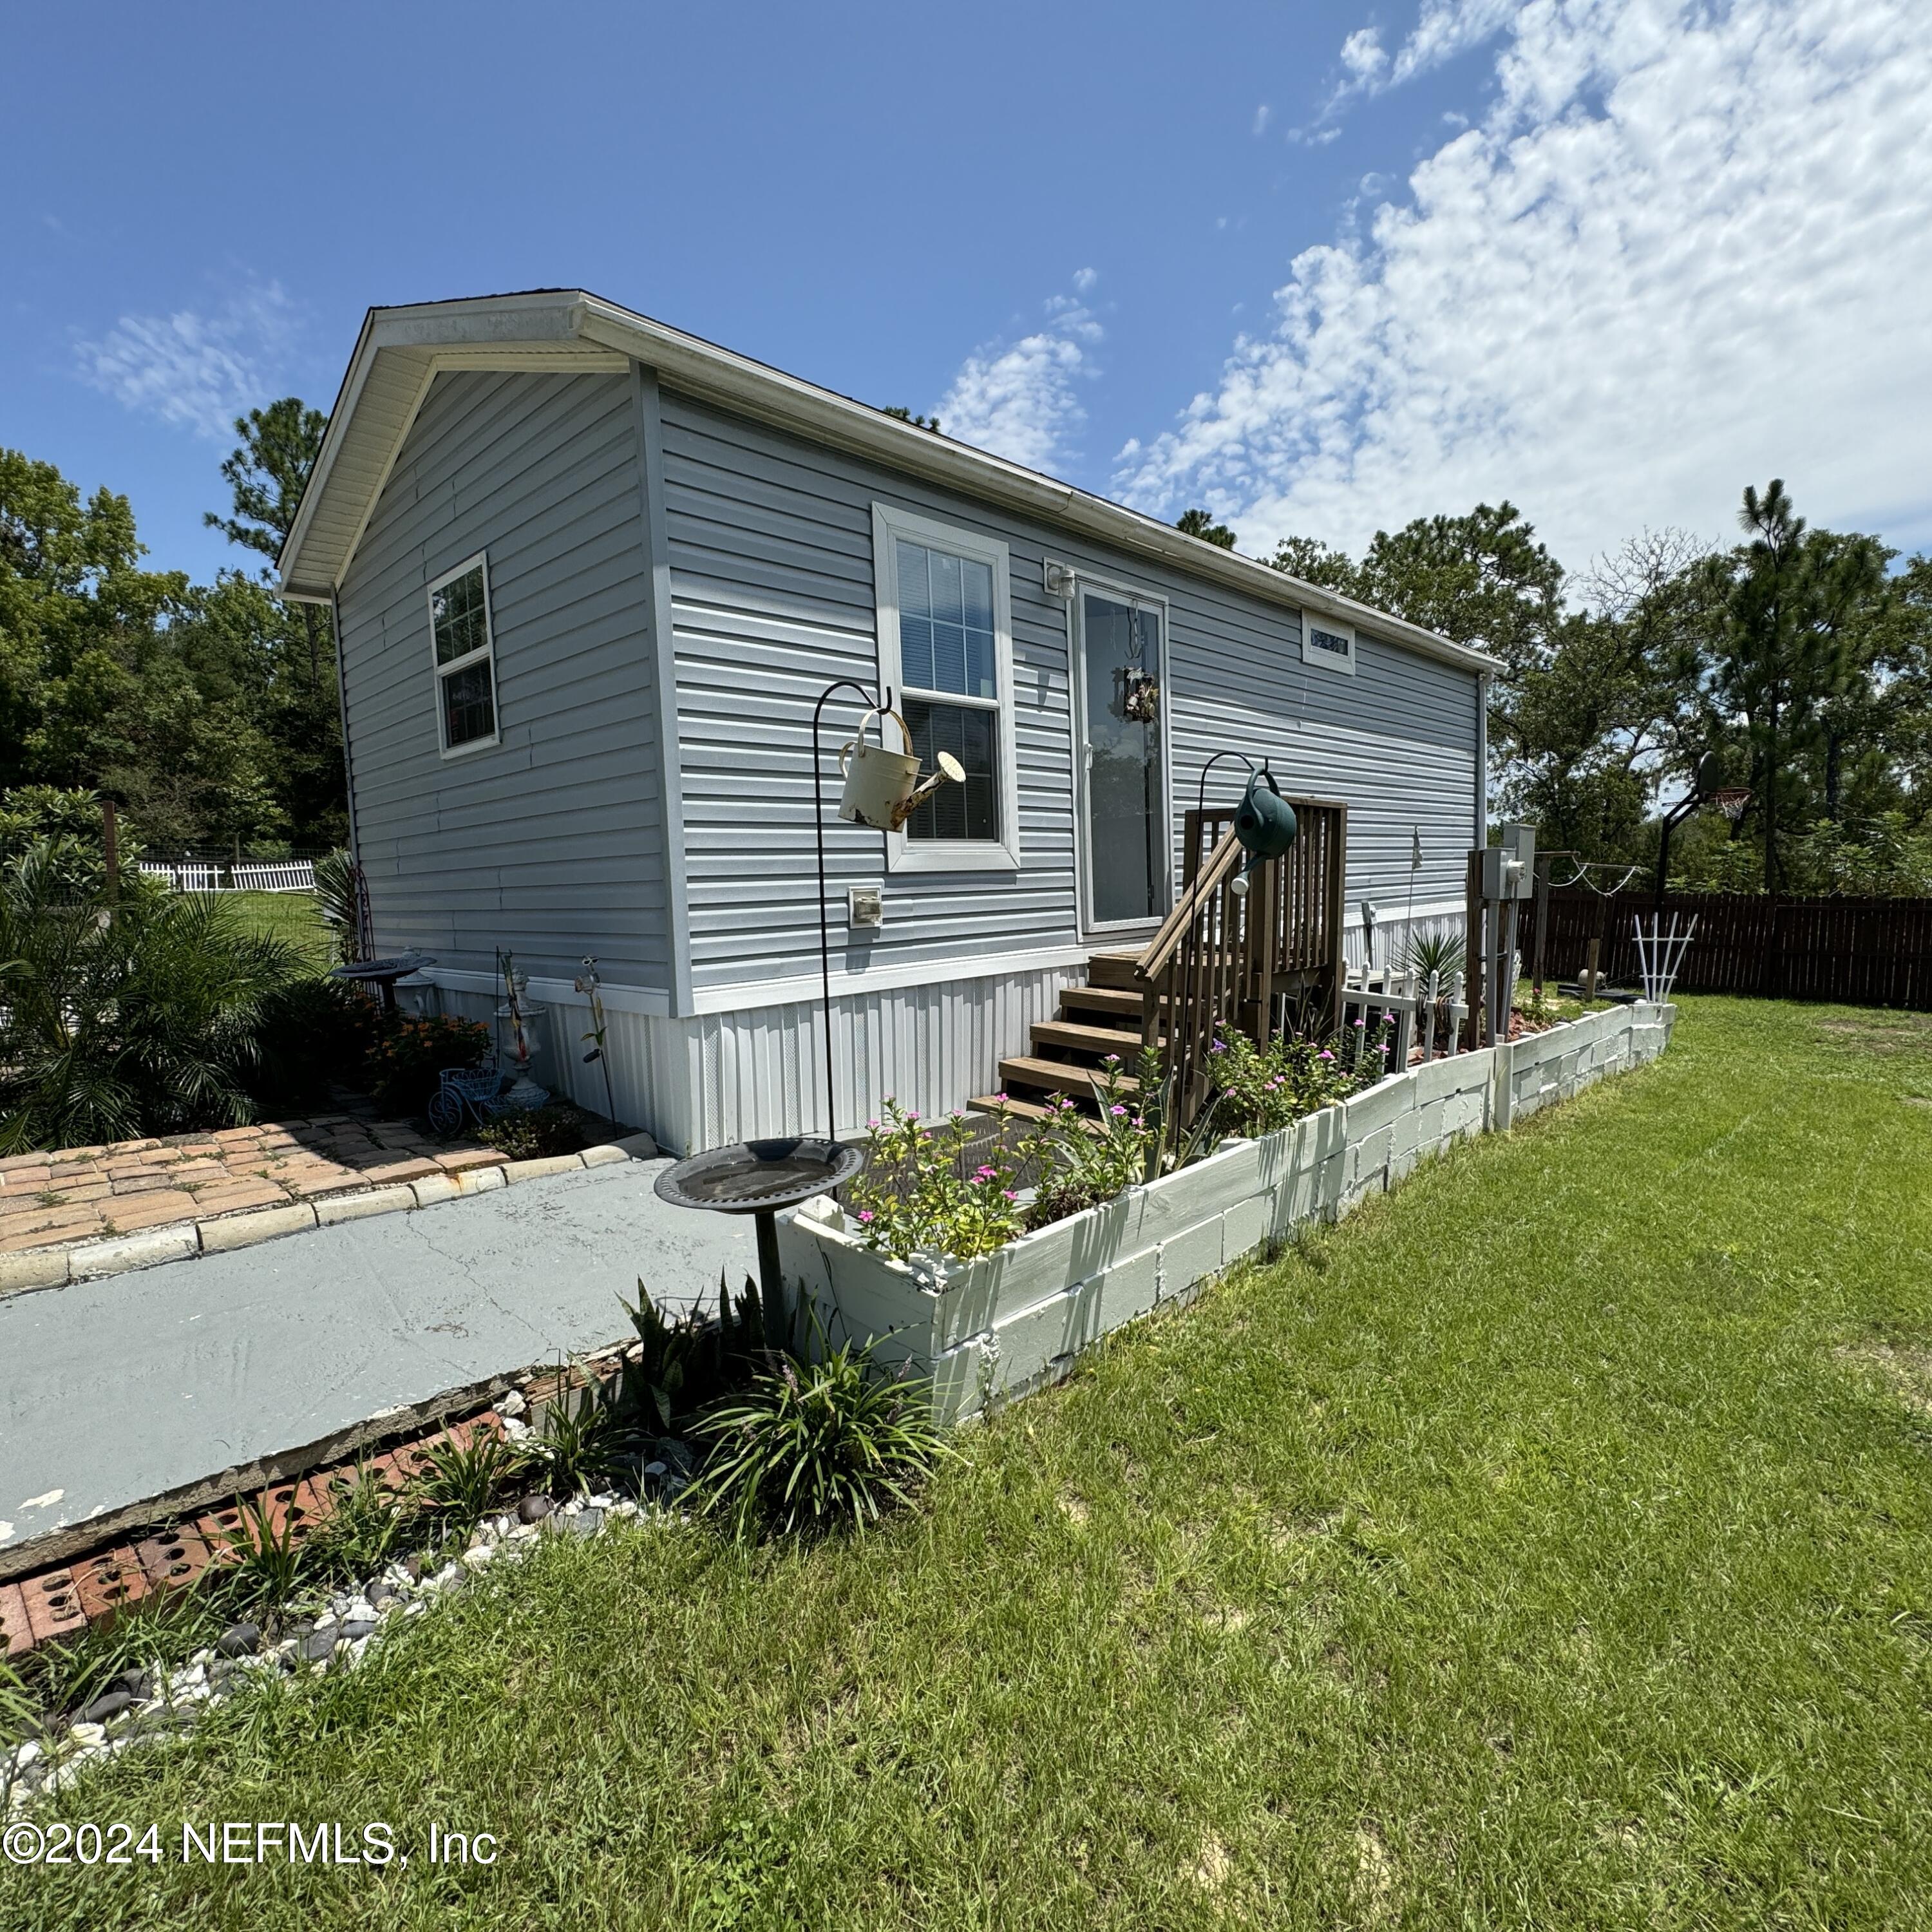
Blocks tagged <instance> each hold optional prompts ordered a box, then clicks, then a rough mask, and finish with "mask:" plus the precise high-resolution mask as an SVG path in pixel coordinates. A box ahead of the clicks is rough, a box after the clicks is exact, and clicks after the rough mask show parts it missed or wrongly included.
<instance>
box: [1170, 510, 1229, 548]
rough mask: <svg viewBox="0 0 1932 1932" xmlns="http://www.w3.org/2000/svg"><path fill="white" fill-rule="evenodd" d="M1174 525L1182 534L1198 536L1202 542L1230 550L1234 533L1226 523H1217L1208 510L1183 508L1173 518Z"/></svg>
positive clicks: (1212, 513)
mask: <svg viewBox="0 0 1932 1932" xmlns="http://www.w3.org/2000/svg"><path fill="white" fill-rule="evenodd" d="M1174 527H1175V529H1178V530H1179V531H1181V532H1182V533H1183V534H1184V535H1187V536H1190V537H1199V538H1200V539H1201V541H1202V542H1203V543H1211V544H1214V545H1216V546H1217V547H1218V548H1220V549H1222V550H1232V549H1233V548H1234V547H1235V533H1234V532H1233V531H1232V530H1231V529H1229V527H1228V526H1227V525H1226V523H1217V522H1215V520H1214V512H1213V511H1210V510H1183V511H1181V514H1180V515H1179V516H1178V517H1176V518H1175V524H1174Z"/></svg>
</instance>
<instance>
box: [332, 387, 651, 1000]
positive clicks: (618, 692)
mask: <svg viewBox="0 0 1932 1932" xmlns="http://www.w3.org/2000/svg"><path fill="white" fill-rule="evenodd" d="M637 449H638V443H637V421H636V415H635V410H634V404H633V400H632V389H631V380H630V378H629V377H628V376H621V375H585V374H577V375H544V374H529V373H510V372H501V371H490V372H484V371H475V372H470V371H463V372H455V373H450V372H446V373H445V374H441V375H439V376H438V377H436V379H435V380H434V383H433V384H432V386H431V389H430V391H429V393H428V396H427V398H425V401H424V404H423V407H422V410H421V411H420V413H419V415H418V416H417V418H416V423H415V425H414V427H413V428H412V429H411V431H410V434H409V436H408V437H407V440H406V441H405V442H404V446H403V448H402V450H401V453H400V455H399V457H398V460H397V462H396V464H395V469H393V471H392V473H391V475H390V476H389V480H388V481H387V483H386V485H385V486H384V488H383V493H382V495H381V496H380V499H378V501H377V505H376V508H375V511H374V515H373V517H372V518H371V522H370V524H369V527H368V532H366V534H365V536H364V538H363V539H362V544H361V545H360V547H359V549H358V550H357V552H356V557H355V561H354V562H353V566H352V568H351V569H350V572H349V574H348V576H347V578H346V579H345V580H344V583H343V586H342V589H341V613H342V631H343V636H342V653H343V679H344V702H345V705H346V708H347V716H348V723H349V736H350V751H351V757H352V763H353V772H354V777H355V784H356V834H357V839H358V844H359V849H360V855H361V858H362V864H363V866H364V868H365V871H366V873H367V874H368V883H369V894H370V901H371V911H372V913H373V916H374V925H375V930H376V937H377V944H378V945H379V946H380V948H381V949H382V950H383V951H385V952H395V951H398V950H401V949H402V948H403V947H409V946H414V947H421V948H422V950H425V952H428V953H431V954H433V955H434V956H435V957H436V959H437V962H438V964H439V965H441V966H443V967H444V968H449V969H452V970H454V971H481V972H485V973H487V972H488V971H490V969H491V968H492V965H493V959H494V956H495V950H496V947H499V946H501V947H508V948H509V949H510V950H512V951H513V952H514V953H515V954H516V955H517V958H518V960H519V962H520V963H521V964H522V965H524V966H525V967H526V968H527V969H528V970H529V971H530V972H531V973H532V974H533V975H538V976H541V977H565V978H568V977H574V975H575V974H577V972H578V971H580V965H579V962H580V959H582V957H583V955H585V954H586V953H594V954H595V955H596V956H597V957H598V962H599V965H600V969H601V971H602V974H603V975H604V977H605V979H607V980H610V981H611V982H612V983H619V984H629V985H633V986H664V985H667V984H668V983H669V980H670V953H669V946H668V938H667V932H666V919H665V913H664V904H665V895H664V868H663V859H662V850H663V838H662V828H661V824H660V822H659V819H660V814H659V808H658V773H657V756H656V751H655V744H656V735H655V727H654V724H653V720H654V718H655V709H654V704H655V699H654V694H653V692H652V664H651V654H650V649H649V641H648V607H649V577H648V574H647V572H646V560H645V553H644V534H643V521H642V514H641V511H642V496H641V491H640V473H639V464H638V460H637ZM478 551H484V552H487V555H488V558H489V580H490V618H491V622H492V626H493V631H494V636H495V643H496V712H497V727H498V730H499V733H500V737H501V742H499V743H498V744H497V745H494V746H493V747H490V748H487V749H484V750H480V751H474V752H471V753H469V754H466V755H464V756H462V757H455V758H451V759H447V760H446V759H444V758H443V757H441V756H440V750H439V742H440V741H439V738H438V734H437V716H436V703H437V697H436V691H435V679H434V672H433V668H432V662H431V645H430V635H429V614H428V594H427V587H428V584H429V583H430V582H431V580H433V579H434V578H435V577H438V576H440V575H441V574H443V572H444V571H447V570H449V569H450V568H452V566H454V565H456V564H458V563H460V562H463V559H466V558H467V557H469V556H472V555H474V554H475V553H477V552H478Z"/></svg>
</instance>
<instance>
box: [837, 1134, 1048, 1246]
mask: <svg viewBox="0 0 1932 1932" xmlns="http://www.w3.org/2000/svg"><path fill="white" fill-rule="evenodd" d="M973 1137H974V1135H973V1129H972V1127H971V1124H969V1123H968V1121H967V1118H966V1117H965V1115H963V1114H953V1115H950V1116H949V1117H948V1118H947V1119H946V1121H944V1122H943V1123H942V1124H941V1125H939V1126H938V1127H928V1126H926V1124H924V1123H923V1122H922V1121H921V1120H920V1119H919V1116H918V1115H916V1113H913V1112H910V1111H908V1110H907V1109H905V1108H904V1107H901V1106H900V1105H899V1103H898V1102H897V1101H896V1100H888V1101H887V1102H886V1109H885V1116H884V1118H883V1119H882V1120H877V1121H872V1122H871V1124H870V1126H869V1127H868V1132H867V1137H866V1151H867V1154H868V1159H867V1160H866V1163H865V1171H864V1172H862V1174H860V1175H859V1178H857V1179H856V1181H853V1183H852V1184H851V1187H850V1189H849V1190H847V1197H846V1198H847V1205H848V1207H849V1209H850V1212H851V1214H852V1217H853V1220H856V1222H857V1223H858V1224H859V1235H860V1237H861V1238H862V1240H863V1241H864V1242H865V1245H866V1246H867V1247H868V1248H872V1249H875V1250H878V1251H880V1252H881V1253H885V1254H889V1255H897V1256H901V1257H903V1256H907V1255H912V1254H944V1255H951V1256H953V1257H954V1258H955V1259H957V1260H959V1261H962V1262H967V1261H971V1260H972V1259H974V1257H975V1256H980V1255H989V1254H991V1253H992V1252H993V1250H995V1248H999V1247H1004V1246H1005V1245H1006V1244H1007V1242H1009V1241H1011V1240H1012V1239H1013V1237H1014V1236H1015V1235H1018V1234H1019V1233H1020V1232H1022V1227H1021V1217H1020V1210H1019V1192H1018V1190H1017V1189H1016V1187H1015V1186H1014V1175H1015V1166H1014V1162H1013V1157H1011V1156H1010V1155H1009V1154H1008V1153H1007V1150H1006V1145H1005V1142H1004V1137H1003V1138H1002V1140H1001V1144H1000V1145H999V1146H998V1147H997V1148H994V1149H992V1151H990V1152H989V1153H988V1154H986V1156H985V1157H984V1158H983V1159H981V1160H978V1161H977V1162H975V1163H973V1165H971V1166H970V1167H969V1166H968V1157H967V1152H966V1150H967V1148H968V1146H969V1145H971V1142H972V1140H973Z"/></svg>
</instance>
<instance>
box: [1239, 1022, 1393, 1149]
mask: <svg viewBox="0 0 1932 1932" xmlns="http://www.w3.org/2000/svg"><path fill="white" fill-rule="evenodd" d="M1385 1031H1386V1029H1385ZM1350 1033H1351V1035H1352V1037H1351V1039H1350V1040H1349V1042H1348V1043H1344V1042H1343V1040H1341V1038H1340V1036H1337V1038H1336V1039H1334V1040H1328V1041H1321V1040H1314V1039H1310V1038H1298V1037H1295V1036H1294V1035H1292V1034H1277V1036H1276V1037H1274V1039H1272V1040H1270V1041H1269V1042H1268V1044H1267V1046H1256V1044H1255V1043H1254V1042H1253V1040H1250V1039H1249V1037H1247V1034H1244V1033H1231V1032H1217V1034H1215V1037H1214V1045H1213V1046H1212V1047H1211V1048H1210V1049H1209V1050H1208V1058H1209V1061H1210V1064H1211V1070H1212V1075H1213V1079H1214V1091H1215V1093H1216V1094H1217V1097H1218V1112H1217V1118H1218V1120H1219V1121H1220V1124H1221V1126H1222V1127H1223V1128H1225V1129H1226V1130H1227V1131H1228V1132H1229V1133H1237V1134H1252V1135H1261V1134H1271V1133H1276V1132H1277V1131H1278V1130H1280V1129H1281V1128H1283V1127H1292V1126H1293V1125H1294V1124H1295V1122H1296V1121H1298V1120H1300V1119H1301V1118H1302V1117H1303V1116H1304V1115H1307V1114H1313V1113H1315V1112H1317V1111H1318V1110H1319V1109H1322V1108H1323V1107H1327V1106H1332V1105H1333V1104H1334V1103H1335V1102H1336V1101H1337V1100H1346V1098H1347V1097H1348V1096H1349V1094H1352V1093H1354V1092H1355V1091H1356V1089H1357V1088H1360V1087H1363V1086H1366V1085H1372V1084H1373V1082H1375V1081H1377V1080H1379V1079H1381V1078H1382V1073H1383V1071H1384V1070H1385V1067H1384V1062H1385V1058H1386V1056H1385V1054H1384V1053H1383V1052H1382V1051H1381V1050H1380V1049H1381V1046H1382V1043H1381V1042H1379V1041H1378V1042H1377V1043H1376V1044H1375V1045H1374V1046H1362V1045H1361V1044H1360V1040H1361V1036H1359V1035H1357V1034H1355V1032H1354V1030H1353V1029H1350Z"/></svg>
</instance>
